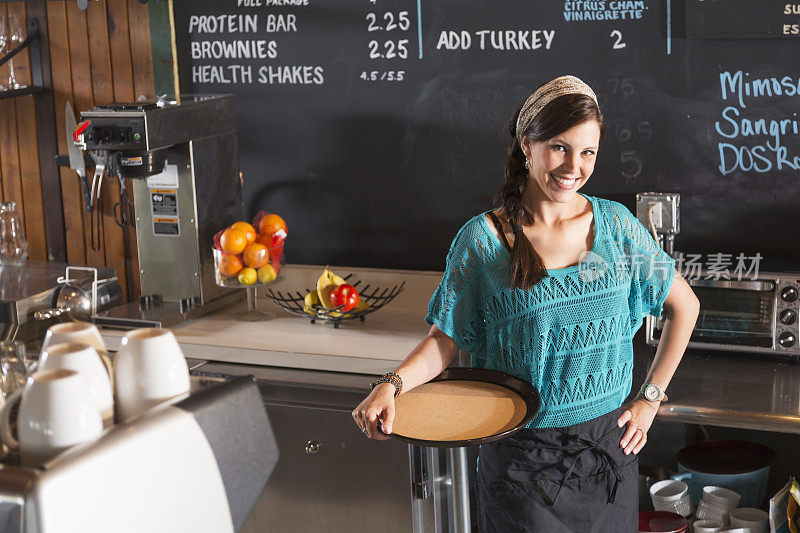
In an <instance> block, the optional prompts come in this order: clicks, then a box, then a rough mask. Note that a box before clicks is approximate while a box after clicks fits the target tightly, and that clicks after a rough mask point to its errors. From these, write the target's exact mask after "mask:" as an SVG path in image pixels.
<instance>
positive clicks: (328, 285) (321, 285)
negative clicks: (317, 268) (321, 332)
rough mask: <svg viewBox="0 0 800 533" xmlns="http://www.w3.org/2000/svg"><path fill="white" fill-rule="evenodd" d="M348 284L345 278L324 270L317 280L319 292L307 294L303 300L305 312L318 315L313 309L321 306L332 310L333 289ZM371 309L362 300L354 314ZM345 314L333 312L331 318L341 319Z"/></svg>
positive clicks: (326, 268) (326, 269)
mask: <svg viewBox="0 0 800 533" xmlns="http://www.w3.org/2000/svg"><path fill="white" fill-rule="evenodd" d="M345 283H347V281H345V279H344V278H342V277H340V276H337V275H336V274H334V273H333V271H331V270H330V269H329V268H328V267H325V268H324V269H323V270H322V275H320V277H319V279H317V290H316V291H311V292H309V293H308V294H306V297H305V298H304V300H303V304H304V305H303V310H304V311H305V312H306V313H309V314H312V315H313V314H316V313H315V312H314V309H313V307H312V306H313V305H320V306H322V307H325V308H327V309H332V308H333V304H332V303H331V292H333V289H335V288H336V287H338V286H339V285H343V284H345ZM368 309H369V304H367V302H365V301H364V300H363V299H360V300H359V302H358V305H357V306H356V308H355V309H353V311H354V312H363V311H366V310H368ZM342 315H343V313H341V312H339V311H331V312H330V314H329V316H333V317H339V316H342Z"/></svg>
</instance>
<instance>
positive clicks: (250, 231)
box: [212, 211, 288, 322]
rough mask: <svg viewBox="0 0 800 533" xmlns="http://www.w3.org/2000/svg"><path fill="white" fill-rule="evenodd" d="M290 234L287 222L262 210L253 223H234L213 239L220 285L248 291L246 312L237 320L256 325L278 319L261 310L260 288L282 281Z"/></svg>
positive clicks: (217, 281) (215, 265) (216, 271)
mask: <svg viewBox="0 0 800 533" xmlns="http://www.w3.org/2000/svg"><path fill="white" fill-rule="evenodd" d="M287 235H288V232H287V230H286V222H284V221H283V219H282V218H281V217H280V216H278V215H276V214H274V213H266V212H264V211H261V212H259V213H258V215H256V218H255V219H254V220H253V223H252V224H251V223H248V222H243V221H239V222H234V223H233V224H231V225H230V226H228V227H227V228H225V229H223V230H222V231H220V232H218V233H217V234H216V235H215V236H214V243H213V246H212V252H213V254H214V274H215V279H216V283H217V285H219V286H220V287H229V288H234V289H247V310H246V311H245V312H243V313H240V314H237V315H235V316H234V318H235V319H237V320H244V321H248V322H253V321H260V320H269V319H271V318H274V317H275V314H274V313H267V312H264V311H260V310H259V309H258V303H257V297H258V293H257V289H258V288H260V287H266V286H267V285H272V284H274V283H277V282H279V281H281V280H283V278H284V275H283V268H284V265H285V263H286V257H285V255H284V242H285V241H286V237H287Z"/></svg>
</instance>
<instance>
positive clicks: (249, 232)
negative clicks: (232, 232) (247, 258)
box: [231, 221, 256, 244]
mask: <svg viewBox="0 0 800 533" xmlns="http://www.w3.org/2000/svg"><path fill="white" fill-rule="evenodd" d="M231 228H233V229H238V230H239V231H241V232H242V233H244V236H245V237H247V244H253V243H254V242H256V229H255V228H254V227H253V226H251V225H250V224H248V223H247V222H241V221H240V222H234V223H233V224H231Z"/></svg>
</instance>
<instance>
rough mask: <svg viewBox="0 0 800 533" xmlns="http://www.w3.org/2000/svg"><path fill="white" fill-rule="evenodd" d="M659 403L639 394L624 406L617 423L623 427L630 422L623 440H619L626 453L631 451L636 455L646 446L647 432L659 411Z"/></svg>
mask: <svg viewBox="0 0 800 533" xmlns="http://www.w3.org/2000/svg"><path fill="white" fill-rule="evenodd" d="M658 405H659V404H658V403H657V402H649V401H647V400H645V399H644V398H642V397H641V396H639V397H637V398H634V399H633V400H632V401H631V402H629V403H627V404H626V405H625V406H624V407H625V410H624V411H623V412H622V416H620V417H619V420H618V421H617V425H618V426H619V427H622V426H624V425H625V424H628V428H627V429H626V430H625V434H624V435H623V436H622V440H621V441H619V446H620V448H622V449H623V450H624V451H625V455H628V454H630V453H631V452H633V453H634V455H635V454H637V453H639V452H640V451H641V450H642V448H644V445H645V444H646V443H647V432H648V431H649V430H650V426H651V425H653V419H654V418H655V417H656V413H657V412H658Z"/></svg>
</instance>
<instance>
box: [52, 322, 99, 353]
mask: <svg viewBox="0 0 800 533" xmlns="http://www.w3.org/2000/svg"><path fill="white" fill-rule="evenodd" d="M64 342H81V343H83V344H88V345H89V346H91V347H92V348H94V349H95V350H97V351H98V352H100V353H102V352H106V351H107V350H106V344H105V342H103V337H102V336H101V335H100V331H99V330H98V329H97V326H95V325H94V324H90V323H89V322H64V323H62V324H55V325H53V326H50V327H49V328H47V333H46V334H45V336H44V343H42V350H43V351H44V350H46V349H47V347H48V346H52V345H53V344H61V343H64Z"/></svg>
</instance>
